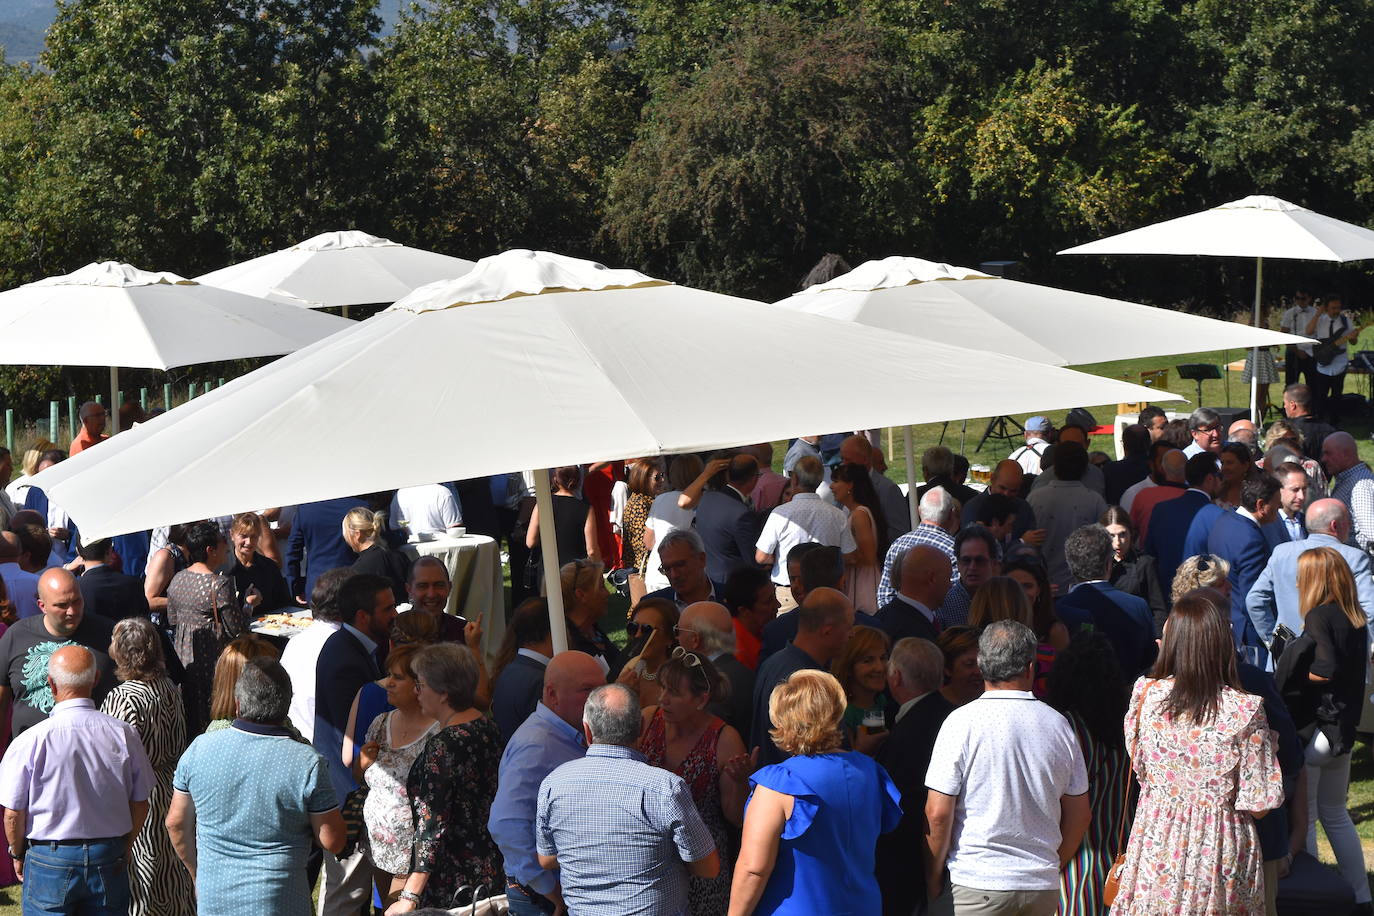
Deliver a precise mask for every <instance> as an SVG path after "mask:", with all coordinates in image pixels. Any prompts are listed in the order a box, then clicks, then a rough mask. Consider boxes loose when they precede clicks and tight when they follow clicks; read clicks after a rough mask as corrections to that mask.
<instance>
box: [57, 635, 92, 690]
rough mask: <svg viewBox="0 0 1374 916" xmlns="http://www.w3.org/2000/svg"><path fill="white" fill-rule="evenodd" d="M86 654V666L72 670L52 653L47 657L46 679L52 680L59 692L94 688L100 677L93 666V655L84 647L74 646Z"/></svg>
mask: <svg viewBox="0 0 1374 916" xmlns="http://www.w3.org/2000/svg"><path fill="white" fill-rule="evenodd" d="M64 648H65V647H64ZM73 648H76V649H79V650H80V651H82V652H84V653H85V654H86V664H85V666H84V667H81V668H73V667H71V666H69V665H66V664H63V662H62V660H61V659H59V658H58V657H57V653H56V652H54V653H53V654H52V655H50V656H48V677H50V678H52V682H53V686H54V687H56V688H58V689H59V690H85V691H87V692H89V691H90V689H91V688H92V687H94V686H95V682H96V679H97V678H98V677H100V670H99V669H98V668H96V666H95V653H94V652H92V651H91V650H90V649H87V648H86V647H85V646H74V647H73Z"/></svg>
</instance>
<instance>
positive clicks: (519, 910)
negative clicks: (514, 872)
mask: <svg viewBox="0 0 1374 916" xmlns="http://www.w3.org/2000/svg"><path fill="white" fill-rule="evenodd" d="M506 903H507V904H508V905H509V906H510V916H547V914H549V913H552V912H553V908H552V907H550V906H549V903H548V900H546V899H545V898H543V897H531V896H529V895H528V894H526V893H525V892H524V891H523V890H522V889H521V888H520V885H518V884H516V883H515V882H514V881H511V880H510V879H509V878H507V879H506Z"/></svg>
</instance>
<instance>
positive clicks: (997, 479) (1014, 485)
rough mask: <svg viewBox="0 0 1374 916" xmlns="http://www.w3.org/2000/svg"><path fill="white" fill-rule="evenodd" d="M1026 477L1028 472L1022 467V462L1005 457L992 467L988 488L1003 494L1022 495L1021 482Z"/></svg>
mask: <svg viewBox="0 0 1374 916" xmlns="http://www.w3.org/2000/svg"><path fill="white" fill-rule="evenodd" d="M1025 479H1026V473H1025V471H1023V470H1022V469H1021V465H1020V463H1018V462H1015V461H1012V460H1011V459H1010V458H1003V459H1002V460H1001V461H999V462H997V466H996V467H994V468H993V469H992V480H991V481H990V482H989V483H988V489H989V490H991V491H992V492H993V493H1000V494H1001V495H1002V496H1020V495H1021V484H1022V483H1023V482H1024V481H1025Z"/></svg>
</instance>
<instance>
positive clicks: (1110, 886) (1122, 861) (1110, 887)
mask: <svg viewBox="0 0 1374 916" xmlns="http://www.w3.org/2000/svg"><path fill="white" fill-rule="evenodd" d="M1158 683H1159V681H1157V680H1153V681H1150V684H1149V686H1148V687H1146V688H1145V692H1144V693H1143V694H1141V697H1140V710H1139V712H1138V713H1137V715H1136V717H1135V736H1134V738H1133V740H1132V741H1131V754H1130V760H1128V761H1127V762H1126V775H1125V778H1124V779H1123V780H1122V782H1124V783H1125V786H1124V787H1123V789H1122V794H1123V796H1126V795H1129V794H1130V791H1131V770H1132V764H1131V761H1133V760H1135V755H1136V751H1137V750H1138V749H1139V747H1140V717H1141V716H1142V715H1144V713H1145V701H1146V700H1147V699H1149V697H1150V691H1151V690H1154V689H1155V685H1156V684H1158ZM1126 800H1127V799H1126V798H1124V797H1123V799H1122V804H1121V827H1120V837H1121V841H1120V842H1121V846H1120V848H1121V851H1120V852H1118V853H1117V854H1116V858H1115V859H1114V860H1113V861H1112V867H1111V868H1110V869H1109V870H1108V871H1107V880H1106V881H1105V882H1104V883H1103V885H1102V903H1103V904H1104V905H1105V906H1111V905H1112V904H1113V903H1115V902H1116V895H1117V893H1119V892H1120V890H1121V870H1122V869H1123V868H1125V866H1126V844H1125V842H1124V840H1125V836H1126Z"/></svg>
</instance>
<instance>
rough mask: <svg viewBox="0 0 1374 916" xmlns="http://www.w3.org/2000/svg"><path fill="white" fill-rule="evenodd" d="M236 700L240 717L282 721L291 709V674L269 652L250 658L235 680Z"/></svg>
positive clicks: (258, 720) (249, 719) (273, 723)
mask: <svg viewBox="0 0 1374 916" xmlns="http://www.w3.org/2000/svg"><path fill="white" fill-rule="evenodd" d="M234 701H235V702H236V703H238V716H239V718H240V719H244V720H246V721H248V722H258V723H260V724H263V725H280V724H281V723H283V722H285V721H286V716H287V713H289V712H290V711H291V676H290V675H289V674H287V673H286V669H285V668H283V667H282V666H281V662H279V661H277V660H276V659H275V658H272V657H271V656H269V655H261V656H258V657H257V658H250V659H248V661H246V662H244V663H243V670H242V671H240V672H239V679H238V681H236V682H235V683H234Z"/></svg>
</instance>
